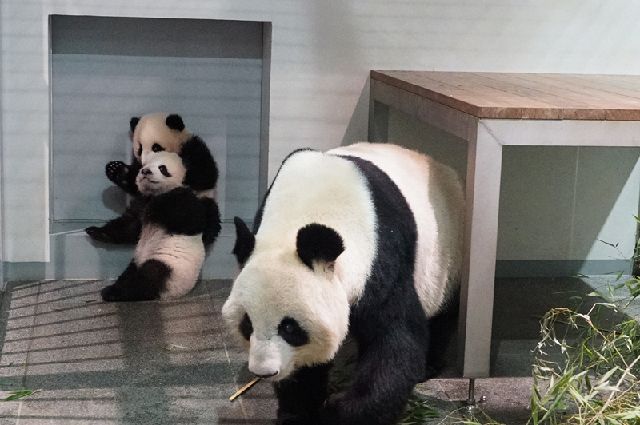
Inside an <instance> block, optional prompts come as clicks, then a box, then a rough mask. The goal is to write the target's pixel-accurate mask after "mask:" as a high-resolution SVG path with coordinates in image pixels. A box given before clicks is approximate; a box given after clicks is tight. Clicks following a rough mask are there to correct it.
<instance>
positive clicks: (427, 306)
mask: <svg viewBox="0 0 640 425" xmlns="http://www.w3.org/2000/svg"><path fill="white" fill-rule="evenodd" d="M328 153H331V154H336V155H350V156H356V157H359V158H363V159H366V160H367V161H370V162H372V163H374V164H375V165H376V166H377V167H378V168H380V169H381V170H382V171H384V172H385V173H386V174H387V175H388V176H389V177H390V178H391V180H393V181H394V183H395V184H396V185H397V186H398V188H399V189H400V191H401V192H402V195H403V196H404V197H405V199H406V200H407V203H408V204H409V208H411V211H412V213H413V216H414V218H415V221H416V225H417V227H418V244H417V248H416V260H415V269H414V285H415V288H416V292H417V293H418V297H419V298H420V302H421V304H422V307H423V308H424V311H425V313H426V314H427V316H429V317H430V316H433V315H435V314H436V313H437V312H438V310H439V309H440V307H441V306H442V305H443V303H444V302H445V301H446V298H447V296H448V295H450V292H451V291H452V290H453V289H455V287H456V286H457V285H458V284H459V273H460V268H461V266H462V238H463V222H464V195H463V191H462V186H461V184H460V179H459V178H458V176H457V174H456V172H455V171H453V169H451V168H449V167H447V166H444V165H442V164H440V163H438V162H436V161H434V160H433V159H432V158H430V157H428V156H426V155H423V154H420V153H418V152H415V151H412V150H409V149H405V148H402V147H400V146H397V145H392V144H374V143H357V144H354V145H350V146H345V147H340V148H337V149H333V150H331V151H329V152H328Z"/></svg>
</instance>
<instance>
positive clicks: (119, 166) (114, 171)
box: [105, 161, 127, 184]
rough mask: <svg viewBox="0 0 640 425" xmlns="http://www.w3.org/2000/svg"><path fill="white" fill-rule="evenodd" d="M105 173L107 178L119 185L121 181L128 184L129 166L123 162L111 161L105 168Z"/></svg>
mask: <svg viewBox="0 0 640 425" xmlns="http://www.w3.org/2000/svg"><path fill="white" fill-rule="evenodd" d="M105 168H106V169H105V173H106V175H107V178H108V179H109V180H111V181H112V182H114V183H116V184H117V183H118V181H119V180H121V181H124V182H126V179H125V174H126V171H127V166H126V165H125V163H124V162H122V161H111V162H109V163H107V166H106V167H105Z"/></svg>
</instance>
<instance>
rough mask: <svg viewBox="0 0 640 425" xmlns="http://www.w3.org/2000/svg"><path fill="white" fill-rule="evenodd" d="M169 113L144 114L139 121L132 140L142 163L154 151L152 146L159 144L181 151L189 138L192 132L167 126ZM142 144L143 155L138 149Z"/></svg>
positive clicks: (134, 151) (165, 148) (170, 150)
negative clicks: (139, 153)
mask: <svg viewBox="0 0 640 425" xmlns="http://www.w3.org/2000/svg"><path fill="white" fill-rule="evenodd" d="M168 115H169V114H166V113H163V112H156V113H152V114H147V115H143V116H142V117H141V118H140V121H138V124H137V125H136V127H135V129H134V130H133V135H132V137H131V140H132V142H133V154H134V156H135V157H136V158H137V159H138V161H140V162H141V163H144V162H146V156H147V155H148V154H149V153H153V151H152V150H151V147H152V146H153V144H154V143H157V144H159V145H160V146H162V147H163V148H164V150H165V151H167V152H175V153H178V152H180V149H181V148H182V145H183V144H184V142H186V141H187V140H189V138H190V137H191V133H189V132H188V131H187V130H186V129H183V130H182V131H178V130H172V129H170V128H169V127H167V124H166V119H167V116H168ZM140 146H142V155H138V149H139V148H140Z"/></svg>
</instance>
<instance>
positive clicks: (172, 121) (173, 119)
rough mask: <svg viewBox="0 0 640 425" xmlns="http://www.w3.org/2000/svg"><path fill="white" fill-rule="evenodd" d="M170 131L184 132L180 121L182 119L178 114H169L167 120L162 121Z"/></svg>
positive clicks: (182, 123)
mask: <svg viewBox="0 0 640 425" xmlns="http://www.w3.org/2000/svg"><path fill="white" fill-rule="evenodd" d="M164 122H165V123H166V124H167V127H169V128H170V129H171V130H177V131H182V130H184V122H183V121H182V117H181V116H180V115H178V114H171V115H168V116H167V119H166V120H164Z"/></svg>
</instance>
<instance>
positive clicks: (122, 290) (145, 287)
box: [101, 260, 171, 302]
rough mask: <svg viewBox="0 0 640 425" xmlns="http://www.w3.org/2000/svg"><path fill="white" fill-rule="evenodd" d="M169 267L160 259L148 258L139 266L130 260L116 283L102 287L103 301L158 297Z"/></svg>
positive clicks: (164, 284)
mask: <svg viewBox="0 0 640 425" xmlns="http://www.w3.org/2000/svg"><path fill="white" fill-rule="evenodd" d="M170 276H171V269H170V268H169V267H168V266H167V265H166V264H165V263H163V262H162V261H158V260H148V261H145V262H144V263H143V264H142V265H140V266H139V267H138V266H137V265H136V264H135V263H134V262H133V261H132V262H131V263H129V267H127V268H126V269H125V271H124V272H123V273H122V274H121V275H120V277H118V280H116V283H114V284H113V285H110V286H107V287H106V288H104V289H102V292H101V295H102V299H103V300H104V301H109V302H115V301H146V300H155V299H158V298H160V294H161V293H162V292H163V291H164V290H165V287H166V283H167V280H168V279H169V277H170Z"/></svg>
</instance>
